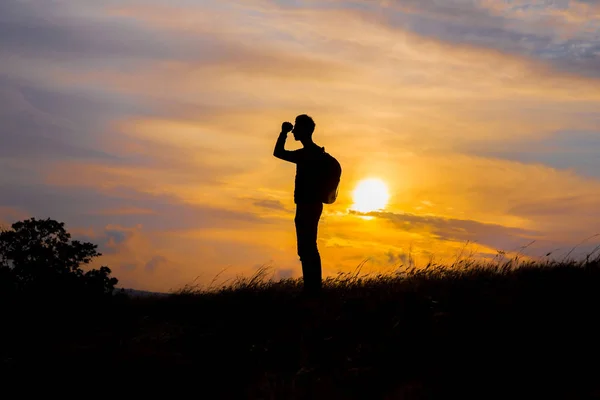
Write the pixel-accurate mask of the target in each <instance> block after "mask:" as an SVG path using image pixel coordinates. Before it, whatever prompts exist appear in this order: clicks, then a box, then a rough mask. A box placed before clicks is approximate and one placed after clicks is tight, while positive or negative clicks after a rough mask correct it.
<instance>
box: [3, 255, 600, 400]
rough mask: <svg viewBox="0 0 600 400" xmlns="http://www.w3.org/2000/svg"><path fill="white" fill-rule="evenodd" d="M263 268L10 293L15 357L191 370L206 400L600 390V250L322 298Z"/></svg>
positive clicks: (10, 361)
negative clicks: (181, 286)
mask: <svg viewBox="0 0 600 400" xmlns="http://www.w3.org/2000/svg"><path fill="white" fill-rule="evenodd" d="M264 272H265V271H263V272H262V273H259V274H257V276H255V277H254V278H250V279H245V280H244V279H241V280H238V281H237V282H235V283H234V284H232V285H231V286H228V287H223V288H218V289H214V290H213V291H212V292H210V293H207V292H202V291H196V290H195V289H194V288H191V287H188V288H187V289H185V290H183V291H181V292H180V293H177V294H173V295H171V296H167V297H160V298H158V297H157V298H153V297H146V298H127V297H125V296H115V297H114V298H113V299H112V300H111V301H109V302H106V303H93V304H89V303H85V302H77V301H71V300H66V299H62V300H60V301H59V300H57V301H48V300H46V301H40V300H39V299H38V300H34V299H8V300H6V301H5V302H4V304H3V310H2V311H3V314H4V320H5V321H6V322H7V324H5V328H4V329H3V330H2V334H1V335H2V336H1V338H2V346H1V348H0V351H1V353H0V355H1V356H2V360H3V366H4V367H10V369H11V370H12V371H20V370H27V371H29V372H31V371H32V370H39V371H43V370H45V369H48V368H56V366H57V365H65V366H76V368H77V369H78V370H85V369H86V368H87V369H91V368H104V369H105V370H106V371H109V372H110V375H111V376H118V375H119V374H128V375H127V376H131V374H133V373H134V372H135V373H140V374H152V376H161V377H162V379H163V382H168V381H169V380H171V379H173V380H179V381H181V380H184V377H187V376H192V377H193V378H191V379H192V380H191V381H190V380H188V381H187V382H188V384H192V385H193V387H194V388H195V390H196V391H197V393H199V394H202V396H199V397H201V398H236V399H238V398H239V399H246V398H247V399H338V398H344V399H345V398H347V399H438V398H455V397H456V398H464V397H470V398H472V397H476V398H481V399H488V398H564V399H575V398H599V397H600V377H599V375H598V372H599V370H600V368H599V367H598V364H599V363H600V357H599V356H600V345H599V343H600V324H599V323H598V319H599V318H598V317H599V314H600V262H599V261H598V260H586V261H584V262H574V261H573V262H566V261H565V262H545V263H520V265H519V266H517V265H516V262H515V261H514V260H513V261H508V262H504V263H500V262H498V263H496V264H487V265H479V264H477V263H474V262H468V261H465V262H461V263H458V264H457V265H454V266H452V267H444V266H435V265H431V266H429V267H428V268H426V269H421V270H415V269H413V270H406V269H403V270H400V271H398V272H397V273H396V274H394V275H386V276H370V277H360V276H358V275H357V274H344V275H340V276H338V277H337V278H335V279H329V280H327V282H326V284H325V289H324V291H323V293H322V295H321V296H320V297H318V298H306V297H304V296H303V295H302V291H301V281H298V280H285V281H281V282H270V281H265V280H264ZM146 376H148V375H146ZM185 379H187V378H185ZM153 383H156V382H155V381H152V380H148V381H147V384H150V385H152V384H153Z"/></svg>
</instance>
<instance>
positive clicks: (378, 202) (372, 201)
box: [352, 178, 390, 213]
mask: <svg viewBox="0 0 600 400" xmlns="http://www.w3.org/2000/svg"><path fill="white" fill-rule="evenodd" d="M352 199H353V200H354V204H353V205H352V209H353V210H355V211H359V212H363V213H368V212H371V211H380V210H383V209H384V208H385V206H387V204H388V201H389V199H390V194H389V193H388V188H387V186H386V184H385V183H384V182H383V181H382V180H381V179H377V178H371V179H365V180H362V181H360V182H359V183H358V185H356V189H354V192H353V193H352Z"/></svg>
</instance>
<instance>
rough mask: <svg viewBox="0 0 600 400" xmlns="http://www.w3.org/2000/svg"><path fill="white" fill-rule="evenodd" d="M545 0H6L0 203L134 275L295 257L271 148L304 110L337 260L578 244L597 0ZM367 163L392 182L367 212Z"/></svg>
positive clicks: (598, 56)
mask: <svg viewBox="0 0 600 400" xmlns="http://www.w3.org/2000/svg"><path fill="white" fill-rule="evenodd" d="M99 3H102V4H99ZM555 3H558V2H544V1H534V2H523V1H509V2H497V1H489V0H488V1H475V2H473V1H469V2H466V1H458V0H454V1H453V0H449V1H447V2H437V1H433V0H420V1H417V0H397V1H393V0H389V1H381V2H367V1H364V2H363V1H341V0H340V1H318V2H317V1H306V2H292V1H267V0H265V1H261V0H246V1H224V0H219V1H216V0H215V1H206V2H201V3H199V2H195V1H185V0H178V1H169V2H166V1H156V0H152V1H150V0H149V1H143V2H142V1H137V0H126V1H119V2H117V1H106V2H94V1H91V0H83V1H64V2H60V3H56V4H52V5H50V4H48V3H46V2H42V1H31V2H18V1H8V2H6V3H3V5H1V6H0V15H1V16H0V31H2V32H5V33H6V34H5V35H2V36H3V38H2V39H0V40H1V41H3V42H4V43H3V45H2V46H0V100H2V104H3V106H2V109H0V187H1V188H2V191H1V192H0V221H3V222H4V223H5V224H9V223H11V222H13V221H15V220H17V219H20V218H26V217H29V216H36V217H40V218H44V217H51V218H54V219H58V220H61V221H64V222H66V224H67V227H68V228H69V229H70V231H72V232H73V233H75V236H77V237H79V238H84V239H86V240H89V241H92V242H94V243H98V244H99V245H100V250H101V251H102V252H103V253H104V256H103V257H102V259H101V260H100V261H101V262H102V263H103V264H108V265H109V266H110V267H111V268H112V269H113V273H114V275H115V276H116V277H118V278H119V279H120V281H121V286H124V287H134V288H138V289H148V290H160V291H167V290H170V289H177V288H180V287H181V286H183V285H184V284H186V283H189V282H191V281H192V280H194V279H195V278H197V280H196V282H199V283H203V284H206V283H209V282H211V281H212V279H213V278H214V277H215V275H216V274H218V273H219V272H220V271H222V270H223V269H225V272H224V273H222V274H221V275H220V279H222V280H224V279H229V278H231V277H233V276H235V275H236V274H246V275H248V274H251V273H252V272H253V271H254V270H255V269H256V268H258V267H259V266H261V265H264V264H269V265H271V266H272V267H273V270H274V273H275V275H276V276H278V277H285V276H298V274H299V272H300V269H299V262H298V260H297V256H296V254H295V237H294V228H293V209H294V205H293V199H292V191H293V177H294V166H293V165H291V164H286V163H284V162H281V161H279V160H277V159H275V158H274V157H272V150H273V145H274V142H275V139H276V138H277V134H278V133H279V128H280V126H281V122H282V121H285V120H292V121H293V119H294V117H295V116H296V115H298V114H301V113H308V114H310V115H312V116H313V118H314V119H315V121H316V124H317V129H316V132H315V136H314V139H315V141H316V142H317V143H319V144H320V145H322V146H325V148H326V150H327V151H328V152H330V153H331V154H333V155H334V156H335V157H336V158H338V160H339V161H340V162H341V163H342V166H343V175H342V183H341V187H340V197H339V199H338V202H336V204H334V205H331V206H326V208H325V212H324V215H323V218H322V222H321V225H320V239H319V246H320V250H321V254H322V257H323V260H324V270H325V273H326V274H336V273H337V272H338V271H348V270H353V269H354V268H356V266H357V265H358V264H359V263H360V262H361V261H362V260H364V259H369V262H368V263H367V265H366V267H365V271H367V272H368V271H389V270H392V269H393V268H394V267H395V266H398V265H400V264H402V263H406V262H407V259H408V254H409V253H410V254H412V255H413V257H415V258H416V259H417V260H421V261H422V260H426V259H428V258H430V257H434V258H435V259H436V260H439V261H445V260H453V259H454V258H456V256H457V254H459V253H460V252H461V249H463V248H464V246H465V243H466V242H467V241H470V242H473V244H470V245H469V246H468V252H469V253H473V254H474V256H481V257H490V256H493V255H495V254H496V251H497V250H505V251H512V250H515V249H518V248H519V247H521V246H524V245H526V244H528V243H530V242H531V241H533V240H535V241H536V243H535V244H534V245H532V246H531V247H529V248H528V249H527V251H526V254H529V255H532V256H536V255H542V254H545V253H546V252H548V251H551V250H555V249H559V250H556V254H557V255H560V254H565V253H566V252H567V251H569V250H570V249H571V247H572V246H574V245H575V244H577V243H579V242H581V241H582V240H584V239H586V238H587V237H589V236H591V235H593V234H595V233H598V232H599V228H598V226H599V225H600V211H599V210H600V207H599V206H600V200H598V199H599V198H600V180H599V179H600V172H599V171H600V158H599V157H598V154H600V130H599V128H598V127H599V126H600V112H599V111H598V110H600V80H599V78H600V7H599V6H598V5H596V3H593V2H584V1H571V2H568V4H564V5H560V4H558V5H557V4H555ZM565 3H566V2H565ZM288 145H289V146H290V148H296V147H297V144H295V143H293V141H289V142H288ZM369 177H376V178H380V179H382V180H383V181H384V182H386V183H387V185H388V187H389V192H390V201H389V203H388V205H387V206H386V207H385V209H383V210H380V211H377V212H375V213H372V214H371V217H372V218H364V217H363V216H361V215H357V214H356V213H353V212H352V211H351V206H352V203H353V200H352V198H351V194H352V191H353V190H354V188H355V186H356V184H357V183H358V182H359V181H360V180H362V179H365V178H369ZM597 244H598V243H597V241H596V243H594V242H593V241H590V243H588V244H586V245H584V246H582V248H581V251H580V252H579V254H583V253H584V252H585V251H589V250H590V249H592V248H593V247H594V246H595V245H597Z"/></svg>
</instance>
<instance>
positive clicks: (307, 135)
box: [292, 114, 315, 141]
mask: <svg viewBox="0 0 600 400" xmlns="http://www.w3.org/2000/svg"><path fill="white" fill-rule="evenodd" d="M314 131H315V121H313V119H312V118H311V117H309V116H308V115H306V114H302V115H298V116H297V117H296V122H295V123H294V129H292V133H293V134H294V139H295V140H300V141H302V140H306V139H312V134H313V132H314Z"/></svg>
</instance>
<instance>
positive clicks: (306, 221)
mask: <svg viewBox="0 0 600 400" xmlns="http://www.w3.org/2000/svg"><path fill="white" fill-rule="evenodd" d="M290 131H291V132H292V133H293V134H294V139H295V140H298V141H300V143H302V146H303V148H301V149H298V150H294V151H289V150H286V149H285V141H286V139H287V134H288V133H289V132H290ZM314 131H315V122H314V121H313V119H312V118H311V117H309V116H308V115H304V114H303V115H299V116H297V117H296V123H295V125H292V124H291V123H289V122H284V123H283V124H282V126H281V133H280V134H279V138H277V143H276V144H275V150H274V151H273V155H274V156H275V157H277V158H280V159H282V160H285V161H289V162H292V163H294V164H296V186H295V189H294V203H296V217H295V218H294V222H295V223H296V237H297V240H298V256H299V257H300V261H301V262H302V275H303V276H304V290H305V291H308V292H312V293H314V292H319V291H320V290H321V281H322V278H321V256H320V255H319V250H318V249H317V227H318V225H319V219H320V218H321V213H322V212H323V202H322V194H321V193H320V189H319V174H320V173H321V172H322V171H320V165H321V163H320V162H319V161H320V158H321V157H322V156H323V154H324V152H325V149H324V148H323V147H319V146H318V145H317V144H316V143H315V142H313V140H312V135H313V132H314Z"/></svg>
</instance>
